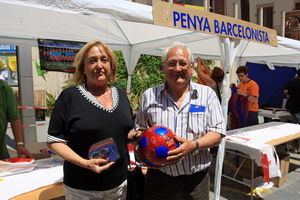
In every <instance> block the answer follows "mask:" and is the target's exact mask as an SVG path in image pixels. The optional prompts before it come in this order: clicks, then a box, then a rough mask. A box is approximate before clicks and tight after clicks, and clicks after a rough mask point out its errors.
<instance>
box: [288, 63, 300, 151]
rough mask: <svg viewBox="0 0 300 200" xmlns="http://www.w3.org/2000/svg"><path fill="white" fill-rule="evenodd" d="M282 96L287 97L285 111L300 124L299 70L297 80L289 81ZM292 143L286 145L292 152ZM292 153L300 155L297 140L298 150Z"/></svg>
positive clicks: (299, 141) (299, 70) (299, 144)
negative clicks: (285, 95)
mask: <svg viewBox="0 0 300 200" xmlns="http://www.w3.org/2000/svg"><path fill="white" fill-rule="evenodd" d="M284 94H287V95H288V106H287V109H288V110H289V112H290V113H291V115H292V117H293V122H294V123H295V124H300V69H298V71H297V78H295V79H293V80H291V81H290V82H289V83H288V84H287V86H286V88H285V90H284ZM292 144H293V142H289V143H288V149H289V150H291V151H293V145H292ZM294 151H296V152H298V153H300V139H298V149H295V150H294Z"/></svg>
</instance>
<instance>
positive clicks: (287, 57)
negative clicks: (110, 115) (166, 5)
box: [0, 0, 300, 199]
mask: <svg viewBox="0 0 300 200" xmlns="http://www.w3.org/2000/svg"><path fill="white" fill-rule="evenodd" d="M0 25H1V29H0V44H9V45H18V46H19V59H18V66H19V69H21V68H24V69H25V68H27V69H29V68H31V62H30V60H29V58H28V57H30V56H31V53H28V51H30V48H28V47H31V46H37V39H38V38H44V39H57V40H70V41H83V42H89V41H92V40H100V41H102V42H104V43H106V44H108V45H109V46H110V47H111V48H112V49H113V50H121V51H122V52H123V55H124V59H125V62H126V66H127V71H128V74H129V78H128V84H127V92H128V93H129V92H130V87H131V75H132V73H133V71H134V68H135V65H136V63H137V61H138V59H139V57H140V55H141V54H150V55H161V53H162V49H163V48H164V47H166V46H168V45H170V44H171V43H173V42H174V41H180V42H183V43H185V44H186V45H187V46H188V47H189V48H190V49H191V51H192V52H193V54H194V55H195V56H200V57H202V58H203V59H215V60H221V61H222V63H223V66H224V69H225V71H226V72H227V73H226V77H225V80H224V83H223V84H224V86H225V87H223V89H224V92H223V93H224V94H226V93H228V92H226V91H225V89H226V88H228V87H226V86H228V84H229V69H230V67H231V65H232V62H233V61H234V60H237V61H238V63H239V64H243V63H245V62H247V61H251V62H258V63H267V64H268V66H269V67H271V68H272V66H273V65H284V66H292V67H297V68H299V64H300V56H299V55H300V42H299V41H295V40H291V39H287V38H283V37H277V39H278V44H279V45H278V47H273V46H268V45H262V44H258V43H254V42H249V41H245V40H238V39H232V38H224V37H220V36H216V35H209V34H204V33H199V32H192V31H185V30H178V29H172V28H167V27H161V26H156V25H153V18H152V7H151V6H146V5H141V4H137V3H132V2H129V1H121V0H110V1H97V0H64V1H60V0H56V1H55V0H54V1H53V0H44V1H40V0H23V1H22V0H7V1H4V0H0ZM22 59H24V60H25V61H24V60H22ZM30 71H31V70H29V71H22V70H20V77H21V83H20V87H21V101H22V91H23V93H24V95H25V91H27V93H28V89H32V80H31V84H29V86H27V85H28V83H30V80H29V79H26V78H25V77H28V73H29V76H30ZM26 73H27V74H26ZM31 73H32V72H31ZM31 76H32V74H31ZM22 78H23V79H22ZM22 80H24V81H25V80H27V82H26V84H25V82H23V83H24V84H22ZM22 87H23V89H22ZM30 87H31V88H30ZM26 88H27V89H26ZM29 94H30V93H29ZM32 96H33V94H32ZM223 98H224V99H223V101H222V102H223V105H222V106H223V111H224V117H225V120H226V117H227V115H226V114H225V113H226V112H227V102H228V98H229V97H228V96H227V97H226V96H225V95H224V96H223ZM23 103H27V105H28V106H32V104H33V100H31V101H27V102H26V100H24V102H23ZM24 105H25V104H24ZM25 115H26V114H25ZM224 145H225V144H224V141H223V142H222V144H221V147H220V148H219V153H218V163H217V165H218V166H219V168H216V169H219V171H216V173H217V175H216V179H215V180H216V184H215V194H216V199H219V194H220V177H221V171H222V170H221V169H222V165H221V164H222V162H223V156H224Z"/></svg>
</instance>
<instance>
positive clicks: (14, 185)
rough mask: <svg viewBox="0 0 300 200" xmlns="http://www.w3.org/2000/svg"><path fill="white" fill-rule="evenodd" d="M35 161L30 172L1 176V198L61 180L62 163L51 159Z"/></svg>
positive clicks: (4, 198) (7, 197)
mask: <svg viewBox="0 0 300 200" xmlns="http://www.w3.org/2000/svg"><path fill="white" fill-rule="evenodd" d="M37 162H38V165H37V167H36V168H34V170H33V171H31V172H26V173H21V174H16V175H10V176H5V177H1V179H0V199H1V200H6V199H9V198H12V197H15V196H17V195H20V194H23V193H26V192H30V191H33V190H35V189H38V188H40V187H44V186H47V185H51V184H54V183H59V182H63V166H62V165H59V164H55V163H54V162H53V161H52V160H51V159H43V160H38V161H37ZM57 165H59V166H57Z"/></svg>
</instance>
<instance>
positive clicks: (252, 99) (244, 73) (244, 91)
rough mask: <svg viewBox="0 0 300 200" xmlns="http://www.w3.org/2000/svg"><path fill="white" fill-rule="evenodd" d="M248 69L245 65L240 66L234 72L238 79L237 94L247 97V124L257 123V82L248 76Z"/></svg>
mask: <svg viewBox="0 0 300 200" xmlns="http://www.w3.org/2000/svg"><path fill="white" fill-rule="evenodd" d="M248 72H249V69H248V67H247V66H240V67H238V68H237V70H236V74H237V76H238V78H239V80H240V83H239V84H238V86H237V87H238V90H237V94H238V95H241V96H244V97H246V98H247V99H248V108H249V112H248V119H247V126H252V125H256V124H258V97H259V86H258V84H257V83H256V82H255V81H253V80H251V79H250V78H249V77H248Z"/></svg>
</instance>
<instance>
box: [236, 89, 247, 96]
mask: <svg viewBox="0 0 300 200" xmlns="http://www.w3.org/2000/svg"><path fill="white" fill-rule="evenodd" d="M237 94H238V95H241V96H244V97H246V96H247V94H248V93H246V92H243V91H242V90H237Z"/></svg>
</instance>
